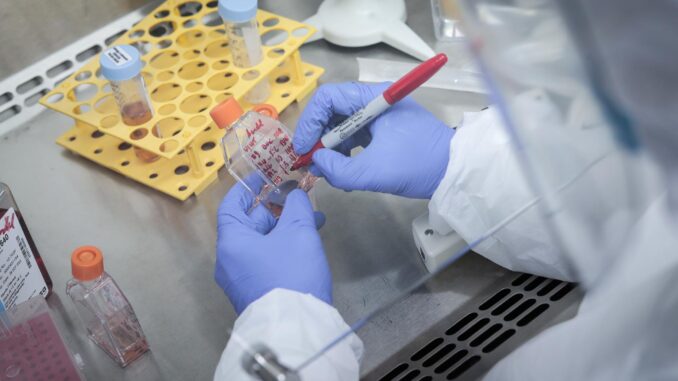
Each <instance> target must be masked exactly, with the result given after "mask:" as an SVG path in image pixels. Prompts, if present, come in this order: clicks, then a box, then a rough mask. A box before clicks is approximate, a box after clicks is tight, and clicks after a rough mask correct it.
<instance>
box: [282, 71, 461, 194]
mask: <svg viewBox="0 0 678 381" xmlns="http://www.w3.org/2000/svg"><path fill="white" fill-rule="evenodd" d="M389 85H390V83H382V84H377V85H365V84H360V83H353V82H351V83H342V84H330V85H323V86H321V87H320V88H318V91H316V93H315V94H314V95H313V98H312V99H311V100H310V102H309V103H308V105H307V106H306V109H304V112H303V113H302V114H301V117H300V119H299V122H298V123H297V130H296V131H295V134H294V138H293V139H292V142H293V144H294V149H295V151H296V152H297V153H298V154H304V153H306V152H308V151H309V150H310V149H311V148H312V147H313V145H314V144H315V143H316V142H317V141H318V139H320V137H321V136H322V135H324V134H325V133H326V132H327V131H329V129H331V128H333V127H334V126H336V125H337V124H339V122H341V121H342V120H343V119H345V118H347V117H348V116H350V115H353V114H354V113H355V112H356V111H358V110H360V109H361V108H363V107H364V106H365V105H366V104H367V103H369V102H370V101H371V100H372V99H374V98H375V97H377V96H379V95H380V94H381V93H382V92H383V91H384V90H386V88H387V87H388V86H389ZM368 127H369V128H367V127H365V128H363V129H362V130H360V131H359V132H358V133H356V134H355V135H353V136H352V137H351V138H349V139H348V140H346V141H344V142H343V143H342V144H341V145H339V147H335V149H336V150H337V151H339V152H336V151H333V150H330V149H320V150H318V151H316V152H315V153H314V154H313V163H314V164H313V165H311V167H310V170H311V172H313V173H314V174H315V175H316V176H324V177H325V179H327V181H328V182H329V183H330V184H331V185H332V186H334V187H336V188H340V189H343V190H369V191H375V192H384V193H391V194H395V195H400V196H406V197H411V198H431V196H432V195H433V192H434V191H435V190H436V188H437V187H438V184H440V181H441V180H442V178H443V176H444V175H445V171H446V169H447V162H448V159H449V150H450V139H452V136H453V135H454V130H453V129H452V128H449V127H448V126H446V125H445V124H444V123H443V122H442V121H440V120H438V119H437V118H436V117H435V116H433V114H431V113H430V112H428V111H427V110H425V109H424V108H423V107H421V106H420V105H419V104H417V103H416V102H415V101H414V100H412V99H411V98H409V97H407V98H405V99H403V100H401V101H400V102H398V103H396V104H395V105H393V106H391V108H389V109H388V110H386V111H385V112H384V113H383V114H381V115H380V116H378V117H377V118H375V120H373V121H372V122H371V124H370V125H369V126H368ZM357 146H362V147H365V149H364V150H363V151H362V152H361V153H359V154H358V155H356V156H355V157H353V158H351V157H348V155H349V154H350V151H351V149H353V148H354V147H357Z"/></svg>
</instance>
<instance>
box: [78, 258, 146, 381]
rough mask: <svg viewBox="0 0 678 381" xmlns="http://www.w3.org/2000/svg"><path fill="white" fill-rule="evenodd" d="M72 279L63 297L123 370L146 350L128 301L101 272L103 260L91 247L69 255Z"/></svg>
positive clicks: (142, 334)
mask: <svg viewBox="0 0 678 381" xmlns="http://www.w3.org/2000/svg"><path fill="white" fill-rule="evenodd" d="M71 271H72V273H73V279H71V280H69V281H68V283H67V284H66V294H68V296H70V297H71V299H72V300H73V302H74V303H75V306H76V310H77V311H78V315H79V317H80V321H81V322H82V323H83V324H84V325H85V329H86V331H87V335H88V336H89V338H90V339H91V340H92V341H93V342H94V343H96V344H97V345H98V346H99V347H100V348H101V349H103V350H104V352H106V354H108V355H109V356H111V358H113V360H115V362H116V363H118V365H120V366H121V367H125V366H127V365H129V364H130V363H131V362H132V361H134V360H136V359H137V358H139V357H140V356H141V355H142V354H144V353H145V352H146V351H148V350H149V347H148V342H147V341H146V336H145V335H144V332H143V331H142V330H141V325H140V324H139V320H137V317H136V314H135V313H134V310H133V309H132V306H131V305H130V303H129V301H128V300H127V298H126V297H125V295H124V294H123V293H122V290H121V289H120V287H118V285H117V283H115V281H114V280H113V278H111V276H110V275H108V274H107V273H106V272H105V271H104V257H103V255H102V254H101V251H100V250H99V249H98V248H96V247H94V246H82V247H79V248H77V249H76V250H75V251H74V252H73V254H72V255H71Z"/></svg>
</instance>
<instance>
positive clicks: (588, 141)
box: [462, 0, 661, 287]
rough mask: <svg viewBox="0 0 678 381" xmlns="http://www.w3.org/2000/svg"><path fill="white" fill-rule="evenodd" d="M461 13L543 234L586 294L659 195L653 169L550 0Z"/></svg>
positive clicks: (490, 2)
mask: <svg viewBox="0 0 678 381" xmlns="http://www.w3.org/2000/svg"><path fill="white" fill-rule="evenodd" d="M562 6H564V7H568V6H570V5H568V4H567V3H565V4H563V5H562ZM462 7H463V13H464V22H465V28H466V31H467V36H468V38H469V43H470V46H471V49H472V50H473V52H474V54H475V55H476V57H477V59H478V62H479V66H480V68H481V70H482V71H483V74H484V76H485V78H486V81H487V85H488V87H489V88H490V91H491V93H492V103H493V104H494V105H495V107H496V108H497V109H498V111H499V113H500V115H501V118H502V121H503V123H504V124H505V127H506V129H507V131H508V133H509V135H511V138H512V139H513V141H514V146H515V151H516V153H517V155H518V160H519V162H520V164H521V166H522V167H523V173H524V175H525V180H526V181H527V183H528V184H529V185H530V187H531V188H532V189H533V190H534V193H535V202H536V204H537V205H538V208H539V210H540V212H541V214H542V216H543V220H544V223H545V226H546V229H547V230H548V231H549V233H550V235H551V237H552V240H553V241H554V242H553V243H554V244H555V245H556V246H557V247H558V248H559V249H560V250H561V251H562V252H563V253H564V254H565V256H566V258H567V259H568V262H569V265H570V266H571V271H573V272H574V274H576V276H577V278H579V279H580V280H581V281H582V282H583V285H584V286H585V287H590V286H591V285H592V283H594V282H595V281H596V280H597V277H598V275H599V274H600V273H601V271H602V270H603V269H604V268H605V267H607V266H610V265H611V264H612V263H613V262H614V259H615V256H618V255H620V253H621V251H622V250H623V249H624V247H625V245H626V244H627V243H628V237H629V236H630V235H631V233H632V231H633V229H634V225H635V224H636V223H637V222H638V220H639V219H640V218H641V216H642V214H643V213H644V212H645V211H646V209H647V207H648V205H649V204H650V203H651V202H652V201H653V200H655V199H656V198H657V196H658V195H659V193H660V192H661V186H658V183H659V182H658V181H656V179H657V176H656V175H657V170H656V168H655V166H654V164H652V162H651V161H650V160H649V159H648V158H647V155H646V153H645V151H644V150H643V149H642V146H640V144H639V140H638V138H637V136H636V130H635V129H634V127H635V126H634V125H633V121H632V120H629V118H628V116H627V115H625V114H624V112H623V110H620V109H619V108H618V107H617V105H616V104H615V102H614V100H612V99H611V98H610V97H609V95H608V93H607V89H606V88H605V86H604V85H603V84H602V83H601V81H600V78H596V76H595V75H596V74H597V71H599V70H604V68H601V67H600V66H599V65H598V62H596V61H595V60H593V59H592V57H589V56H586V55H583V54H581V46H580V45H577V44H575V42H574V39H573V38H572V34H571V33H570V29H569V28H570V26H571V24H568V23H567V22H566V19H567V18H566V17H564V15H567V12H562V10H561V8H560V5H559V4H558V3H557V2H556V1H548V0H531V1H520V0H514V1H510V0H503V1H502V0H483V1H476V0H474V1H465V2H463V4H462Z"/></svg>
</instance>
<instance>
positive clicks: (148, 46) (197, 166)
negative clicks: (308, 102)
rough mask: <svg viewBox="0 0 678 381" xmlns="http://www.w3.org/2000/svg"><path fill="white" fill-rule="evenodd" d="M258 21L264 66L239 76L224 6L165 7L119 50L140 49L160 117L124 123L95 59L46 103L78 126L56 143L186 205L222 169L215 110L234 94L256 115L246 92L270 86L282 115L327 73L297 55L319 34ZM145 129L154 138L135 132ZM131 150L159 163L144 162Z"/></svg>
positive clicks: (283, 21)
mask: <svg viewBox="0 0 678 381" xmlns="http://www.w3.org/2000/svg"><path fill="white" fill-rule="evenodd" d="M257 21H258V23H259V32H260V33H261V37H262V41H263V43H264V46H263V49H264V60H263V61H262V62H261V63H260V64H258V65H256V66H254V67H251V68H247V69H242V68H238V67H235V66H234V65H233V64H232V59H231V52H230V50H229V47H228V38H227V37H226V35H225V31H224V26H223V23H222V21H221V18H220V17H219V14H218V13H217V1H210V0H193V1H176V0H175V1H168V2H166V3H164V4H162V5H160V6H159V7H158V8H157V9H155V10H154V11H153V12H151V13H150V14H149V15H148V16H146V17H145V18H144V19H143V20H141V21H140V22H139V23H138V24H136V25H135V26H134V27H132V28H131V29H130V30H129V31H127V32H126V33H125V34H124V35H123V36H121V37H120V38H119V39H118V40H116V41H115V43H114V45H120V44H129V45H133V46H135V47H136V48H137V49H139V51H140V53H141V55H142V60H143V61H144V64H145V65H144V68H143V69H142V75H143V77H144V80H145V82H146V86H147V89H148V92H149V95H150V99H151V103H152V105H153V109H154V116H153V119H151V120H150V121H149V122H148V123H147V124H145V125H143V126H134V127H131V126H128V125H126V124H124V123H123V122H122V119H121V117H120V114H119V111H118V108H117V106H116V104H115V101H114V99H113V95H112V93H111V90H110V86H109V85H108V81H106V79H105V78H103V77H102V76H101V74H100V70H99V57H98V55H97V56H96V57H94V58H92V60H91V61H90V62H88V63H87V64H86V65H84V66H83V67H82V68H81V69H80V70H78V71H77V72H75V73H74V74H73V75H71V76H70V77H69V78H68V79H66V80H65V81H63V82H62V83H61V84H59V85H58V86H57V87H56V88H54V89H53V90H52V91H50V92H49V93H48V94H46V95H45V96H44V97H43V98H42V99H41V100H40V103H42V104H43V105H45V106H47V107H49V108H51V109H53V110H56V111H58V112H61V113H63V114H66V115H69V116H71V117H72V118H73V119H74V120H75V126H74V127H73V128H71V129H70V130H69V131H67V132H66V133H65V134H63V135H61V136H60V137H59V138H58V139H57V143H58V144H59V145H61V146H63V147H64V148H66V149H68V150H70V151H72V152H74V153H76V154H78V155H80V156H83V157H85V158H87V159H89V160H92V161H94V162H96V163H97V164H99V165H102V166H104V167H106V168H109V169H111V170H113V171H115V172H118V173H120V174H122V175H124V176H126V177H128V178H131V179H133V180H136V181H138V182H140V183H142V184H144V185H147V186H149V187H151V188H154V189H156V190H159V191H161V192H163V193H166V194H168V195H170V196H172V197H175V198H177V199H179V200H186V199H187V198H188V197H190V196H191V195H192V194H198V193H200V192H201V191H202V190H204V189H205V188H206V187H207V186H208V185H209V184H211V183H212V182H213V181H215V180H216V179H217V171H218V170H219V168H220V167H221V166H222V165H223V164H224V160H223V157H222V154H221V152H222V151H221V149H220V148H219V145H220V144H221V138H222V137H223V135H224V133H225V130H221V129H218V128H217V127H216V126H215V125H214V123H213V122H212V120H211V118H210V116H209V111H210V109H211V108H212V107H214V106H215V105H217V104H218V103H219V102H221V101H223V100H224V99H226V98H227V97H229V96H233V97H235V99H237V100H238V101H239V102H240V104H241V105H242V106H243V108H244V109H246V110H247V109H250V108H251V107H252V105H250V104H248V103H247V101H246V100H245V97H244V96H245V94H247V92H248V91H249V90H250V89H252V88H253V87H254V86H255V85H256V84H257V83H259V82H260V81H269V83H270V88H271V94H270V96H269V98H268V100H267V101H266V103H268V104H271V105H273V106H274V107H275V108H276V109H277V110H278V112H281V111H282V110H284V109H285V108H286V107H287V106H289V105H290V104H291V103H292V102H294V101H295V100H296V101H301V100H303V99H304V98H305V97H307V96H308V95H309V94H310V93H311V92H312V91H313V89H315V87H316V86H317V81H318V78H319V77H320V75H322V73H323V72H324V70H323V69H322V68H320V67H317V66H314V65H311V64H308V63H305V62H303V61H302V60H301V55H300V54H299V47H300V46H301V44H303V43H304V41H306V40H307V39H308V38H309V37H310V36H311V35H313V33H314V32H315V30H314V29H313V27H311V26H309V25H306V24H302V23H299V22H296V21H293V20H290V19H287V18H284V17H281V16H278V15H275V14H273V13H269V12H266V11H262V10H259V11H258V12H257ZM139 128H145V129H147V133H146V134H139V133H138V131H137V133H135V134H132V131H134V130H137V129H139ZM133 147H140V148H142V149H144V150H146V151H148V152H152V153H154V154H156V155H158V156H160V159H158V160H157V161H155V162H151V163H147V162H144V161H142V160H140V159H138V158H137V157H136V155H135V154H134V149H133Z"/></svg>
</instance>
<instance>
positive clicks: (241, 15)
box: [219, 0, 257, 22]
mask: <svg viewBox="0 0 678 381" xmlns="http://www.w3.org/2000/svg"><path fill="white" fill-rule="evenodd" d="M256 15H257V0H219V16H221V18H222V19H223V20H224V21H228V22H245V21H247V20H251V19H253V18H254V17H255V16H256Z"/></svg>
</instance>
